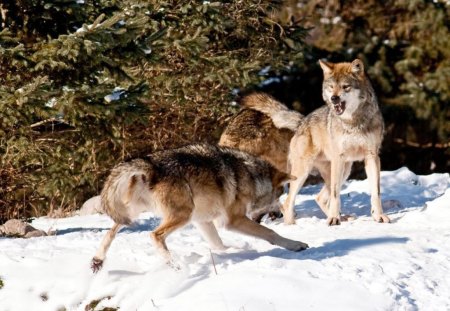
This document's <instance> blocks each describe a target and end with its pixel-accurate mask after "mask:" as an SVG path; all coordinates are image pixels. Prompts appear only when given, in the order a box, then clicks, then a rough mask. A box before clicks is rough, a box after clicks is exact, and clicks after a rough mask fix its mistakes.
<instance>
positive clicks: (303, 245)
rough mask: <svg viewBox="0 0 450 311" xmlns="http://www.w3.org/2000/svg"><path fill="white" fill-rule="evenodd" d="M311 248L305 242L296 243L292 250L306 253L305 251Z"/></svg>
mask: <svg viewBox="0 0 450 311" xmlns="http://www.w3.org/2000/svg"><path fill="white" fill-rule="evenodd" d="M307 248H309V245H308V244H306V243H303V242H296V243H295V245H294V247H292V248H291V249H290V250H291V251H293V252H300V251H304V250H305V249H307Z"/></svg>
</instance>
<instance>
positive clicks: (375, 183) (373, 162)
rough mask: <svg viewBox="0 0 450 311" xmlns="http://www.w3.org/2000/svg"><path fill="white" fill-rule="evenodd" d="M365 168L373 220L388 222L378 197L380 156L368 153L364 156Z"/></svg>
mask: <svg viewBox="0 0 450 311" xmlns="http://www.w3.org/2000/svg"><path fill="white" fill-rule="evenodd" d="M365 169H366V174H367V179H368V180H369V184H370V205H371V214H372V217H373V219H374V220H375V221H378V222H385V223H387V222H390V219H389V217H388V216H386V215H385V214H384V213H383V207H382V206H381V198H380V157H379V156H378V155H376V154H374V153H369V154H368V155H366V158H365Z"/></svg>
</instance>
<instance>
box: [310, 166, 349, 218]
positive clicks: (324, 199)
mask: <svg viewBox="0 0 450 311" xmlns="http://www.w3.org/2000/svg"><path fill="white" fill-rule="evenodd" d="M352 164H353V163H352V162H346V163H345V167H344V172H343V175H342V184H344V182H345V181H346V180H347V178H348V176H349V175H350V172H351V169H352ZM316 167H317V168H318V169H319V172H320V175H321V176H322V178H323V181H324V185H323V187H322V189H321V190H320V192H319V194H318V195H317V197H316V202H317V204H318V205H319V207H320V209H321V210H322V211H323V212H324V213H325V215H326V216H327V217H328V212H329V203H330V184H331V167H330V164H329V163H328V164H322V165H319V166H316ZM352 219H354V217H353V216H350V215H343V216H341V220H343V221H347V220H352Z"/></svg>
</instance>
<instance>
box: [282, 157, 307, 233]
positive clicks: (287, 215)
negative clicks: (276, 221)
mask: <svg viewBox="0 0 450 311" xmlns="http://www.w3.org/2000/svg"><path fill="white" fill-rule="evenodd" d="M310 171H311V165H310V164H309V163H308V162H307V161H305V160H304V159H302V158H298V159H295V160H294V161H292V169H291V175H293V176H295V177H297V179H295V180H292V181H291V182H290V183H289V193H288V196H287V198H286V201H284V204H283V207H282V211H281V212H282V213H283V218H284V223H285V224H287V225H292V224H295V212H294V206H295V197H296V196H297V194H298V191H299V190H300V188H301V187H302V186H303V184H304V183H305V180H306V178H307V177H308V174H309V172H310Z"/></svg>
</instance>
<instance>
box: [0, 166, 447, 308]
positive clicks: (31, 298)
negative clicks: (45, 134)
mask: <svg viewBox="0 0 450 311" xmlns="http://www.w3.org/2000/svg"><path fill="white" fill-rule="evenodd" d="M381 184H382V200H383V202H384V203H383V205H384V208H385V211H386V212H387V214H388V215H389V217H390V218H391V220H392V223H391V224H378V223H375V222H374V221H372V219H371V218H370V217H369V210H370V206H369V202H370V198H369V194H368V184H367V181H350V182H347V183H346V185H345V187H344V190H343V192H342V202H343V212H345V213H347V214H355V215H356V216H357V219H356V220H354V221H351V222H346V223H343V224H342V225H341V226H335V227H328V226H326V224H325V220H324V216H323V215H322V214H321V213H320V210H319V208H318V207H317V206H316V204H315V203H314V196H315V194H316V193H317V192H318V191H319V190H320V186H309V187H305V188H304V189H302V191H301V192H300V194H299V195H298V198H297V201H296V211H297V224H296V225H293V226H286V225H284V224H283V223H282V222H281V221H275V222H268V223H266V225H267V226H269V227H270V228H272V229H274V230H275V231H277V232H278V233H280V234H281V235H283V236H286V237H289V238H292V239H298V240H301V241H303V242H306V243H308V244H309V245H310V248H309V249H308V250H306V251H303V252H300V253H293V252H290V251H287V250H284V249H281V248H279V247H276V246H272V245H270V244H268V243H267V242H265V241H262V240H257V239H255V238H251V237H246V236H242V235H239V234H237V233H233V232H228V231H225V230H220V232H219V234H220V235H221V237H222V239H223V241H224V243H225V244H226V245H228V246H230V248H229V249H227V250H226V251H224V252H222V253H218V252H212V253H211V252H210V250H209V248H208V246H207V244H206V242H204V241H203V240H202V238H201V237H200V234H199V233H198V232H197V229H195V228H194V227H192V226H188V227H186V228H184V229H182V230H179V231H177V232H175V233H174V234H173V235H171V236H170V237H169V238H168V241H167V244H168V246H169V248H170V249H171V251H172V253H173V254H174V257H175V258H176V261H177V263H178V264H179V265H180V266H181V268H182V269H181V270H180V271H174V270H173V269H171V268H169V267H168V266H166V265H165V264H164V262H163V260H162V259H161V258H160V257H159V256H158V254H157V253H156V251H155V249H154V248H153V247H152V245H151V243H150V239H149V235H148V231H149V230H151V229H153V228H155V226H157V224H158V222H159V220H158V219H156V218H153V217H152V215H151V214H144V215H142V217H141V219H140V220H139V221H138V223H137V224H136V225H134V226H133V227H130V228H125V229H122V230H121V231H120V232H119V234H118V235H117V238H116V239H115V240H114V242H113V244H112V246H111V249H110V251H109V253H108V257H107V260H106V262H105V265H104V268H103V270H101V271H100V272H99V273H98V274H97V275H94V274H92V272H91V270H90V268H89V263H90V260H91V258H92V256H93V255H94V253H95V250H96V248H97V247H98V246H99V244H100V240H101V238H102V237H103V235H104V234H105V232H106V230H107V229H108V228H109V227H110V226H111V224H112V222H111V220H109V219H108V217H106V216H100V215H92V216H77V217H71V218H66V219H49V218H39V219H36V220H35V221H34V222H33V224H32V225H33V226H35V227H36V228H39V229H43V230H46V231H48V230H56V231H57V234H56V235H55V236H49V237H41V238H31V239H27V240H25V239H9V238H0V278H1V279H2V280H3V283H4V287H3V288H2V289H0V310H2V311H3V310H5V311H6V310H11V311H16V310H17V311H19V310H64V308H65V309H66V310H85V308H86V305H88V304H89V303H90V302H92V301H94V300H99V299H100V300H101V302H100V303H99V304H98V306H97V309H96V310H101V309H102V308H104V307H106V306H110V307H119V308H120V310H215V311H216V310H245V311H249V310H255V311H262V310H331V309H332V310H334V311H336V310H358V311H359V310H450V294H449V293H450V178H449V174H433V175H429V176H417V175H415V174H413V173H412V172H410V171H409V170H408V169H406V168H402V169H399V170H397V171H393V172H382V180H381ZM282 199H283V198H282ZM215 271H217V274H216V272H215Z"/></svg>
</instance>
